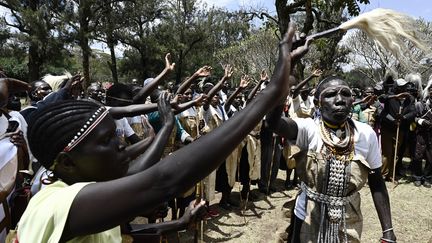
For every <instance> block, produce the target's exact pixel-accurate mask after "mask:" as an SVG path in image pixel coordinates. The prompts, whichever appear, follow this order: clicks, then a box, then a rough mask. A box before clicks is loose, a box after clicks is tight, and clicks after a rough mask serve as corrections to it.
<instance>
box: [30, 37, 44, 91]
mask: <svg viewBox="0 0 432 243" xmlns="http://www.w3.org/2000/svg"><path fill="white" fill-rule="evenodd" d="M28 55H29V59H28V64H27V67H28V72H29V73H28V81H29V82H33V81H35V80H38V79H40V76H41V73H40V72H41V66H42V63H43V60H41V58H39V47H38V45H37V44H36V43H34V42H30V46H29V53H28Z"/></svg>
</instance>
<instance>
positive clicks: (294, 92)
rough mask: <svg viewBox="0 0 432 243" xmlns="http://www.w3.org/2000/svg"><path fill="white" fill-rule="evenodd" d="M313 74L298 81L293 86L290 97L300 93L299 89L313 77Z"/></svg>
mask: <svg viewBox="0 0 432 243" xmlns="http://www.w3.org/2000/svg"><path fill="white" fill-rule="evenodd" d="M314 77H315V76H314V75H311V76H309V77H307V78H306V79H305V80H303V81H301V82H300V83H298V84H297V85H296V86H295V87H294V90H293V92H292V97H293V98H295V97H297V96H298V95H299V94H300V90H301V89H302V88H303V87H304V86H305V85H306V84H307V83H308V82H309V81H310V80H311V79H313V78H314Z"/></svg>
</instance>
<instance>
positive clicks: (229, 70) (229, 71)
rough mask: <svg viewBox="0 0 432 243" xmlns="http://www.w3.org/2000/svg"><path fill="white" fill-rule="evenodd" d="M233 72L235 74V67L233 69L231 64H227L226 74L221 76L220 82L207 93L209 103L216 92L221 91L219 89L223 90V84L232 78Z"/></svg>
mask: <svg viewBox="0 0 432 243" xmlns="http://www.w3.org/2000/svg"><path fill="white" fill-rule="evenodd" d="M232 74H233V69H232V67H231V66H229V65H227V66H226V67H225V74H224V76H223V77H222V78H221V80H219V82H218V83H217V84H216V85H215V86H214V87H213V88H212V89H211V90H210V91H209V92H208V93H207V97H208V100H207V103H208V102H210V100H211V99H212V98H213V96H215V94H216V93H217V92H219V90H221V89H222V86H223V84H224V83H225V82H226V81H228V80H229V79H230V78H231V76H232Z"/></svg>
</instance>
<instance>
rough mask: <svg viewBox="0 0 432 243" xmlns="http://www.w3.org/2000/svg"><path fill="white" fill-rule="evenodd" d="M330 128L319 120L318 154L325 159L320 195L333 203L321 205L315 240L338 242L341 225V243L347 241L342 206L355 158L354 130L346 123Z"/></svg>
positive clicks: (327, 242) (344, 202) (325, 242)
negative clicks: (324, 178)
mask: <svg viewBox="0 0 432 243" xmlns="http://www.w3.org/2000/svg"><path fill="white" fill-rule="evenodd" d="M332 128H333V129H332ZM332 128H330V127H329V126H328V125H327V124H325V122H324V121H322V120H321V123H320V134H321V138H322V141H323V143H324V146H323V147H322V149H321V153H322V154H323V155H324V158H325V159H326V175H327V180H326V182H325V183H324V187H323V194H324V195H326V196H328V197H330V198H332V200H330V201H328V202H327V201H322V202H321V223H320V230H319V233H318V240H317V242H320V243H321V242H322V243H339V242H341V240H340V239H339V228H340V227H341V226H342V227H343V230H344V234H343V236H344V242H348V238H347V234H346V222H345V212H346V211H345V204H346V193H347V184H348V181H349V180H350V169H351V164H350V161H351V159H352V158H353V156H354V127H353V126H352V125H350V124H349V123H348V122H347V121H346V122H345V123H344V124H342V125H341V126H339V127H332ZM335 129H336V131H335Z"/></svg>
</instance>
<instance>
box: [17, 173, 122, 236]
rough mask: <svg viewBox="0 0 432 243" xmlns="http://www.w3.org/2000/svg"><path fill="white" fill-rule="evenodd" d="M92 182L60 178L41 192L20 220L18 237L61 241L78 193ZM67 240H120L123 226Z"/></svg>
mask: <svg viewBox="0 0 432 243" xmlns="http://www.w3.org/2000/svg"><path fill="white" fill-rule="evenodd" d="M90 183H91V182H90ZM90 183H76V184H73V185H72V186H69V185H67V184H66V183H64V182H62V181H57V182H55V183H53V184H51V185H49V186H47V187H45V188H44V189H42V190H41V191H40V192H38V193H37V194H36V195H35V196H34V197H33V198H32V199H31V200H30V203H29V205H28V206H27V209H26V211H25V212H24V214H23V216H22V218H21V220H20V222H19V223H18V241H19V242H20V243H58V242H59V241H60V239H61V236H62V233H63V228H64V226H65V224H66V220H67V216H68V214H69V209H70V207H71V205H72V202H73V200H74V198H75V196H76V195H77V194H78V192H79V191H80V190H81V189H82V188H83V187H84V186H86V185H88V184H90ZM68 242H69V243H85V242H88V243H90V242H91V243H98V242H100V243H102V242H121V234H120V227H115V228H113V229H110V230H107V231H104V232H101V233H97V234H92V235H86V236H80V237H75V238H73V239H72V240H70V241H68Z"/></svg>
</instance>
